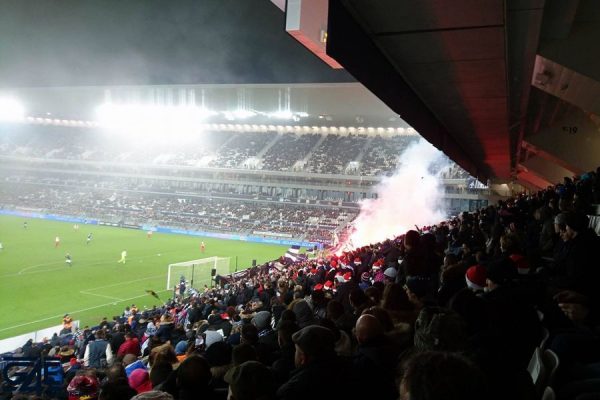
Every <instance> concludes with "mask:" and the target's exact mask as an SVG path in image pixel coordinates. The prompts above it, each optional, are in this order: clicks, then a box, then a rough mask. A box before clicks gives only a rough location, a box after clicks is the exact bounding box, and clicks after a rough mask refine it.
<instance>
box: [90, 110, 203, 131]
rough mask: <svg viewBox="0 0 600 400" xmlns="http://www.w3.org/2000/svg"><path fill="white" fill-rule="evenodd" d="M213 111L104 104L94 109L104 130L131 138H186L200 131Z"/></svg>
mask: <svg viewBox="0 0 600 400" xmlns="http://www.w3.org/2000/svg"><path fill="white" fill-rule="evenodd" d="M214 114H215V113H214V112H213V111H210V110H207V109H205V108H201V107H194V106H158V105H145V104H110V103H107V104H103V105H101V106H100V107H98V109H97V110H96V115H97V119H98V122H99V123H100V125H101V126H102V127H104V128H107V129H109V130H111V131H116V132H119V133H125V134H133V135H145V136H146V135H153V134H161V135H164V134H169V135H185V134H190V133H196V132H198V131H200V130H201V128H202V126H203V123H204V119H205V118H207V117H209V116H211V115H214Z"/></svg>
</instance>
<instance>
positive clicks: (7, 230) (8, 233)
mask: <svg viewBox="0 0 600 400" xmlns="http://www.w3.org/2000/svg"><path fill="white" fill-rule="evenodd" d="M24 221H27V229H25V228H24V226H23V222H24ZM89 233H92V236H93V239H92V241H91V242H90V243H89V244H86V238H87V235H88V234H89ZM56 236H58V237H60V246H58V247H55V243H54V239H55V237H56ZM201 241H204V243H205V244H206V249H205V252H204V253H201V251H200V242H201ZM0 242H1V243H2V246H3V249H2V250H0V339H2V338H7V337H12V336H15V335H19V334H22V333H27V332H32V331H35V330H38V329H43V328H47V327H50V326H55V325H59V324H60V323H61V322H62V317H63V315H64V314H66V313H69V314H71V316H72V317H73V319H75V320H80V321H81V324H82V326H83V325H93V324H96V323H99V322H100V320H101V319H102V317H108V318H109V319H111V317H112V316H114V315H119V314H121V313H122V312H123V310H124V309H125V307H126V306H128V305H131V304H136V305H137V306H138V307H139V308H140V309H143V308H144V307H152V306H153V305H157V304H159V303H161V301H159V300H157V299H155V298H153V297H151V296H150V295H148V294H146V290H154V291H156V292H157V293H158V295H159V296H160V299H161V300H162V301H164V300H166V299H167V298H169V297H171V296H172V291H170V290H166V289H165V288H166V285H167V271H168V268H167V266H168V265H169V264H172V263H176V262H182V261H189V260H195V259H199V258H205V257H213V256H218V257H230V270H231V271H233V270H234V269H235V267H236V257H237V265H238V268H239V269H243V268H247V267H248V266H250V265H251V263H252V260H253V259H256V260H257V262H258V263H262V262H265V261H269V260H273V259H276V258H278V257H280V256H281V255H283V253H284V252H285V250H286V247H283V246H277V245H266V244H257V243H248V242H241V241H233V240H221V239H213V238H201V237H192V236H184V235H173V234H160V233H154V235H153V236H152V238H147V237H146V233H145V232H143V231H141V230H133V229H125V228H114V227H106V226H96V225H84V224H81V225H79V229H78V230H76V229H74V226H73V224H72V223H65V222H54V221H45V220H41V219H25V218H19V217H11V216H0ZM122 250H127V262H126V263H125V264H119V263H117V261H118V260H119V259H120V257H121V251H122ZM67 253H69V254H70V255H71V257H72V260H73V262H72V266H70V267H69V266H68V264H67V263H66V262H65V255H66V254H67ZM200 276H201V279H200V282H194V286H196V287H203V286H204V284H210V269H209V268H207V269H206V272H205V274H203V275H200Z"/></svg>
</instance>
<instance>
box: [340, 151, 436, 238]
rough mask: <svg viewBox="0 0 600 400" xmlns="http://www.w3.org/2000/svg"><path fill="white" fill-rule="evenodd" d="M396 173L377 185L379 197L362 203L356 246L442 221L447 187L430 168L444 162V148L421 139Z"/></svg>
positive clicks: (355, 225) (401, 159) (357, 222)
mask: <svg viewBox="0 0 600 400" xmlns="http://www.w3.org/2000/svg"><path fill="white" fill-rule="evenodd" d="M399 160H400V164H399V167H398V169H397V171H396V172H395V173H394V175H393V176H391V177H389V178H384V180H383V181H382V182H381V183H380V184H379V185H378V186H377V188H376V192H377V195H378V197H377V198H376V199H367V200H364V201H362V202H361V203H360V209H361V210H360V214H359V215H358V217H357V218H356V219H355V220H354V228H355V229H354V231H353V233H352V234H351V235H350V242H349V243H350V244H351V246H352V247H360V246H364V245H367V244H370V243H376V242H379V241H383V240H386V239H389V238H392V237H395V236H397V235H399V234H403V233H406V231H408V230H410V229H414V227H415V225H418V226H423V225H430V224H435V223H438V222H440V221H442V220H443V219H444V218H445V216H446V213H445V211H444V210H443V203H442V196H443V187H442V185H441V181H440V179H439V178H438V177H437V176H436V175H435V174H432V173H431V172H430V170H429V168H430V167H431V166H432V165H433V164H439V163H442V162H444V160H445V157H444V155H443V153H442V152H440V151H439V150H437V149H436V148H435V147H433V146H432V145H431V144H430V143H429V142H427V141H425V140H423V139H421V140H419V141H418V142H416V143H414V144H412V145H410V146H409V147H408V148H407V149H406V150H405V151H404V152H403V153H402V154H401V155H400V156H399Z"/></svg>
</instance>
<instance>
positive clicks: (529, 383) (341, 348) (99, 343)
mask: <svg viewBox="0 0 600 400" xmlns="http://www.w3.org/2000/svg"><path fill="white" fill-rule="evenodd" d="M599 173H600V168H599V169H598V170H597V171H594V172H590V173H586V174H584V175H582V176H581V177H578V178H575V179H569V178H566V179H565V181H564V182H563V183H561V184H559V185H557V186H555V187H550V188H548V189H546V190H542V191H539V192H537V193H535V194H531V195H521V196H518V197H516V198H514V199H511V200H508V201H500V202H499V203H498V204H497V205H490V206H488V207H486V208H485V209H481V210H478V211H476V212H473V213H463V214H461V215H460V216H459V217H458V218H456V219H453V220H450V221H444V222H441V223H440V224H438V225H435V226H428V227H422V228H420V229H419V231H416V230H411V231H408V232H407V233H406V234H404V235H402V236H399V237H397V238H395V239H394V240H388V241H385V242H381V243H373V244H371V245H368V246H364V247H360V248H356V249H353V250H351V251H345V252H339V253H336V254H333V255H325V254H323V255H320V256H318V257H317V258H313V259H307V260H304V259H303V260H299V261H292V260H289V259H285V258H282V259H280V260H275V261H272V262H270V263H267V264H264V265H261V266H258V267H255V268H252V269H248V270H244V271H241V272H239V273H236V274H234V275H232V276H228V277H219V278H218V279H217V283H216V285H215V286H214V287H211V288H209V287H205V288H203V289H202V288H200V289H199V290H190V291H188V292H187V295H186V294H185V293H186V292H183V291H181V290H180V292H179V294H178V295H177V296H176V297H174V299H169V300H168V301H167V302H166V303H165V304H164V306H163V307H160V308H155V309H153V310H138V309H137V308H136V307H135V306H134V305H132V306H131V307H128V308H127V309H126V310H125V311H124V312H123V314H122V315H121V316H117V317H115V318H114V319H113V322H108V321H107V320H103V321H101V322H100V323H99V324H98V326H96V327H92V328H87V327H86V328H84V329H82V330H77V331H75V332H72V328H71V329H68V328H69V325H68V324H67V323H68V319H67V320H66V322H65V324H67V325H66V328H67V329H65V331H64V332H61V334H62V335H61V336H57V337H56V338H52V339H50V340H49V341H48V342H47V343H41V344H34V343H30V342H28V343H26V344H25V345H24V346H23V347H22V348H21V349H19V350H18V353H19V354H24V355H35V354H39V353H41V352H43V353H44V354H46V355H47V357H55V358H60V359H61V361H63V362H64V368H65V371H66V378H65V388H66V391H67V392H68V393H69V394H70V395H71V396H73V397H71V398H88V399H95V398H98V399H129V398H132V396H134V395H137V396H140V397H138V398H165V399H170V398H175V399H192V398H194V399H196V398H210V399H225V398H226V397H227V396H228V395H229V398H230V399H276V398H277V399H305V398H313V399H332V398H369V397H370V398H376V399H390V400H392V399H397V398H398V397H400V398H401V399H424V400H437V399H461V400H469V399H539V398H541V397H542V394H543V393H546V394H547V395H549V393H550V392H556V395H557V398H559V399H591V398H597V396H598V394H599V393H600V385H599V383H598V382H600V380H599V378H600V373H599V372H598V371H599V368H598V365H600V341H599V336H598V332H599V331H598V328H599V327H600V320H599V319H598V316H599V315H600V314H599V312H600V309H599V305H600V302H599V299H600V297H599V292H598V290H597V285H598V283H599V282H600V269H598V265H600V251H599V249H600V238H599V237H598V235H597V233H596V232H595V231H594V230H592V229H590V228H589V218H588V216H587V215H586V214H587V213H588V212H589V210H590V206H591V205H592V204H594V203H598V202H599V201H600V179H599V178H600V175H599ZM65 318H67V317H65ZM83 396H87V397H83ZM594 396H596V397H594Z"/></svg>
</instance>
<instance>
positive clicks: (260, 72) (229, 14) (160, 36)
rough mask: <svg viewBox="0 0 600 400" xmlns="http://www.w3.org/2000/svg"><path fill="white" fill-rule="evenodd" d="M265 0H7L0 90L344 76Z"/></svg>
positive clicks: (0, 26) (0, 17) (1, 24)
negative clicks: (299, 39)
mask: <svg viewBox="0 0 600 400" xmlns="http://www.w3.org/2000/svg"><path fill="white" fill-rule="evenodd" d="M349 81H353V78H352V77H351V76H350V75H349V74H348V73H347V72H345V71H343V70H333V69H331V68H330V67H328V66H327V65H326V64H325V63H323V62H322V61H321V60H319V59H318V58H317V57H316V56H314V55H313V54H312V53H311V52H309V51H308V50H307V49H306V48H304V47H303V46H302V45H301V44H300V43H298V42H297V41H296V40H295V39H293V38H292V37H291V36H290V35H288V34H287V33H286V32H285V15H284V13H283V12H282V11H281V10H279V9H278V8H277V7H276V6H275V5H273V4H272V3H271V2H270V1H269V0H177V1H172V0H35V1H34V0H5V1H2V3H1V5H0V87H5V88H7V87H32V86H34V87H35V86H87V85H134V84H136V85H149V84H200V83H232V84H239V83H309V82H349Z"/></svg>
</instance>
